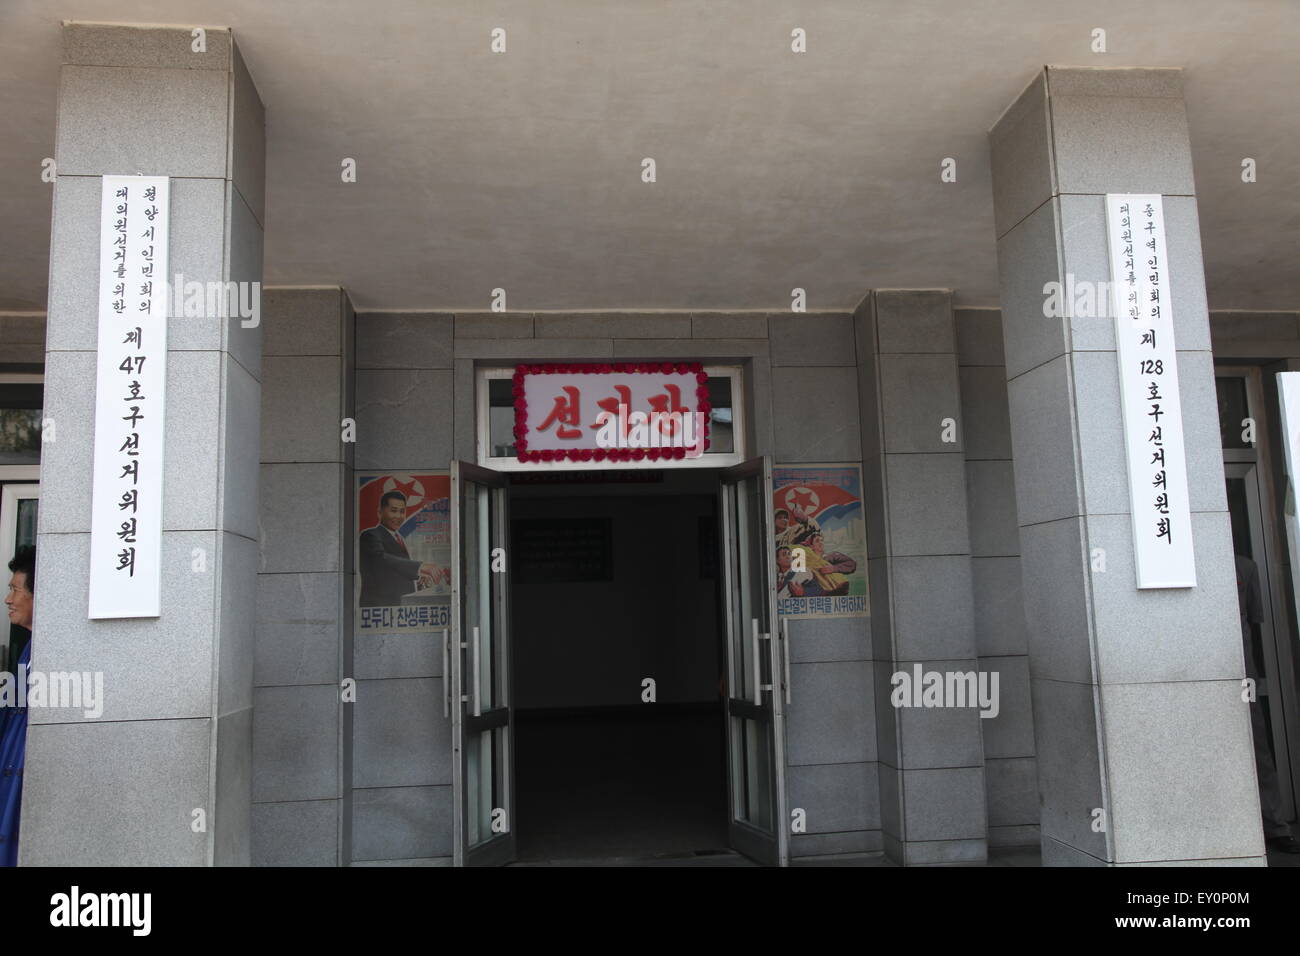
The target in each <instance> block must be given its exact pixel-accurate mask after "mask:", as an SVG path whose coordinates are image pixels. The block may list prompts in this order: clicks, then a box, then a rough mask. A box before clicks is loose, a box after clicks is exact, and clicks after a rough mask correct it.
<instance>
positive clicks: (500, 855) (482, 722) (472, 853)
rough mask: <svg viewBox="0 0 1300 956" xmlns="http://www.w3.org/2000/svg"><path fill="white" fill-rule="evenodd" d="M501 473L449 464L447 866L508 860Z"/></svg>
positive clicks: (511, 835) (510, 717)
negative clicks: (450, 814)
mask: <svg viewBox="0 0 1300 956" xmlns="http://www.w3.org/2000/svg"><path fill="white" fill-rule="evenodd" d="M506 491H507V489H506V478H505V476H504V475H502V474H500V473H498V472H495V471H490V470H489V469H487V468H480V467H479V466H478V465H471V464H468V463H467V462H463V461H453V462H452V464H451V548H452V551H451V553H452V569H453V570H452V588H451V624H452V626H451V637H450V641H449V643H448V645H447V649H446V650H445V652H444V655H443V663H444V671H443V673H444V674H449V675H450V687H449V690H450V710H451V730H452V795H453V797H452V799H453V808H454V815H455V826H454V844H453V852H454V863H455V865H456V866H492V865H496V864H501V863H508V862H510V861H511V860H513V859H514V858H515V832H514V773H513V770H514V767H513V763H512V761H513V755H512V751H511V744H512V736H513V731H514V711H513V709H512V706H511V688H510V659H509V647H510V642H509V625H510V603H509V601H510V598H509V590H508V587H507V584H506V579H507V573H506V567H507V563H506V562H507V555H506V548H507V543H508V541H509V530H510V526H509V516H508V515H507V513H506Z"/></svg>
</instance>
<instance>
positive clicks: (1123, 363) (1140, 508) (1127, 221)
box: [1106, 193, 1196, 588]
mask: <svg viewBox="0 0 1300 956" xmlns="http://www.w3.org/2000/svg"><path fill="white" fill-rule="evenodd" d="M1106 239H1107V243H1108V245H1109V247H1110V274H1111V301H1112V305H1113V307H1114V313H1115V349H1116V353H1117V356H1118V361H1119V390H1120V404H1121V405H1122V407H1123V410H1124V444H1125V449H1126V451H1127V453H1128V484H1129V506H1130V510H1131V513H1132V516H1133V550H1134V554H1135V557H1136V564H1137V586H1138V587H1139V588H1189V587H1195V586H1196V560H1195V552H1194V551H1193V549H1192V519H1191V509H1190V507H1189V502H1188V491H1187V462H1186V456H1185V454H1184V451H1183V411H1182V403H1181V401H1180V398H1179V392H1178V353H1177V352H1176V351H1175V346H1174V310H1173V297H1172V294H1171V291H1170V290H1171V288H1172V286H1171V283H1170V277H1169V259H1168V255H1167V253H1166V250H1165V216H1164V207H1163V205H1162V204H1161V199H1160V195H1159V194H1144V193H1110V194H1107V196H1106Z"/></svg>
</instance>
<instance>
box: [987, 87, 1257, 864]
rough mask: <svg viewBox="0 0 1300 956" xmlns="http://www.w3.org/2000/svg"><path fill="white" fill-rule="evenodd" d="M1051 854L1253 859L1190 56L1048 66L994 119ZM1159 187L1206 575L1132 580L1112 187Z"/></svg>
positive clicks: (1252, 787)
mask: <svg viewBox="0 0 1300 956" xmlns="http://www.w3.org/2000/svg"><path fill="white" fill-rule="evenodd" d="M990 145H991V151H992V168H993V199H994V213H995V219H996V226H997V235H998V263H999V271H1000V273H1001V298H1002V316H1003V339H1004V345H1005V351H1006V374H1007V381H1008V386H1007V387H1008V397H1009V403H1010V413H1011V440H1012V448H1013V453H1014V459H1015V477H1016V497H1017V510H1018V522H1019V526H1020V544H1021V555H1022V565H1021V567H1022V574H1023V588H1024V600H1025V614H1026V619H1027V623H1028V627H1029V658H1030V676H1031V684H1032V696H1033V720H1034V735H1035V741H1036V752H1037V757H1038V787H1039V793H1040V797H1041V804H1042V811H1041V825H1042V847H1043V862H1044V863H1047V864H1054V863H1064V864H1133V863H1139V864H1140V863H1162V862H1165V863H1167V862H1190V863H1196V862H1214V863H1223V862H1225V861H1235V862H1256V863H1257V862H1261V857H1262V854H1263V841H1262V835H1261V828H1260V819H1259V805H1258V797H1257V793H1256V783H1255V772H1254V762H1253V756H1252V749H1251V734H1250V721H1249V713H1248V710H1247V707H1248V705H1247V704H1246V703H1245V702H1243V700H1242V685H1241V680H1242V677H1243V673H1244V670H1243V660H1242V642H1241V631H1240V625H1239V624H1238V620H1237V597H1236V579H1235V573H1234V567H1233V554H1232V535H1231V529H1230V525H1229V520H1228V514H1227V510H1226V507H1227V506H1226V501H1225V496H1224V478H1223V465H1222V459H1221V456H1220V449H1219V423H1218V415H1217V408H1216V402H1215V391H1214V372H1213V362H1212V357H1211V353H1210V333H1209V323H1208V320H1207V314H1206V300H1205V278H1204V273H1203V270H1202V263H1201V245H1200V232H1199V226H1198V223H1197V215H1196V196H1195V184H1194V182H1193V179H1192V161H1191V150H1190V145H1189V141H1188V131H1187V116H1186V111H1185V109H1184V106H1183V98H1182V75H1181V72H1180V71H1179V70H1168V69H1159V70H1137V69H1127V70H1091V69H1058V68H1051V67H1049V68H1047V69H1046V70H1044V71H1043V72H1041V73H1040V74H1039V75H1038V76H1036V77H1035V78H1034V80H1033V82H1032V83H1031V84H1030V85H1029V87H1028V88H1027V89H1026V90H1025V91H1024V92H1023V93H1022V94H1021V95H1020V97H1019V98H1018V99H1017V100H1016V102H1015V103H1013V104H1012V105H1011V107H1010V108H1009V109H1008V110H1007V111H1006V113H1005V114H1003V116H1002V118H1001V119H1000V120H999V121H998V123H997V125H996V126H995V127H994V128H993V130H992V131H991V133H990ZM1117 192H1136V193H1160V194H1162V196H1163V204H1164V212H1165V223H1166V228H1167V230H1168V253H1169V260H1170V261H1169V264H1168V267H1169V272H1170V275H1171V278H1172V298H1173V309H1174V322H1175V344H1176V347H1177V349H1178V379H1179V387H1180V395H1181V399H1182V409H1183V425H1184V433H1185V439H1186V449H1187V476H1188V484H1189V490H1190V498H1191V512H1192V515H1191V519H1192V536H1193V540H1194V544H1195V560H1196V577H1197V586H1196V587H1194V588H1186V589H1166V590H1146V591H1140V590H1138V589H1137V587H1136V579H1135V574H1134V566H1133V562H1134V554H1133V540H1132V530H1131V526H1130V516H1129V488H1128V479H1127V467H1126V458H1125V455H1126V452H1125V447H1124V437H1123V430H1122V416H1121V409H1120V393H1119V371H1118V366H1117V363H1116V353H1115V334H1114V319H1113V318H1110V317H1109V309H1107V310H1106V312H1105V314H1102V315H1100V316H1095V315H1088V316H1081V317H1073V318H1047V317H1045V316H1044V300H1045V286H1046V284H1047V283H1049V282H1059V283H1061V284H1062V286H1064V287H1066V288H1069V287H1070V286H1069V283H1070V282H1071V281H1072V282H1073V288H1074V289H1076V290H1078V289H1082V288H1084V286H1085V285H1086V284H1087V283H1094V282H1100V281H1109V279H1110V268H1109V259H1108V254H1107V244H1106V238H1105V221H1106V218H1105V216H1106V214H1105V198H1104V197H1105V194H1106V193H1117Z"/></svg>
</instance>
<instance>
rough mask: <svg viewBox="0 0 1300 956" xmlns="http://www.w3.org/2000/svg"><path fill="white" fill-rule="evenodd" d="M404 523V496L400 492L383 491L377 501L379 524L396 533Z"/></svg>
mask: <svg viewBox="0 0 1300 956" xmlns="http://www.w3.org/2000/svg"><path fill="white" fill-rule="evenodd" d="M405 522H406V495H404V494H402V493H401V492H400V491H385V492H384V496H383V497H382V498H380V499H379V523H380V524H382V525H383V526H384V527H385V528H387V529H388V530H389V531H397V530H398V529H399V528H401V527H402V525H403V524H404V523H405Z"/></svg>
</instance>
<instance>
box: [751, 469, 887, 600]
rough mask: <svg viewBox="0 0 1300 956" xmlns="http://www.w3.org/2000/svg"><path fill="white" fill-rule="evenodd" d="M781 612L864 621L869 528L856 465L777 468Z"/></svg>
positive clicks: (776, 524) (774, 482) (774, 477)
mask: <svg viewBox="0 0 1300 956" xmlns="http://www.w3.org/2000/svg"><path fill="white" fill-rule="evenodd" d="M772 488H773V494H772V497H773V501H772V507H773V509H774V517H775V521H774V523H773V524H774V527H775V529H776V587H777V595H776V598H777V611H778V613H780V614H782V615H784V616H786V617H796V618H810V617H866V616H867V615H868V614H869V612H870V608H869V605H868V601H867V543H866V542H867V531H866V525H865V523H864V522H865V519H864V517H863V513H862V470H861V469H860V468H859V467H858V466H857V465H798V466H777V467H776V468H773V469H772Z"/></svg>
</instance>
